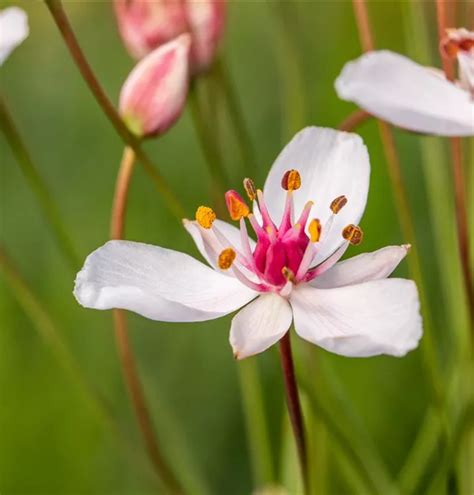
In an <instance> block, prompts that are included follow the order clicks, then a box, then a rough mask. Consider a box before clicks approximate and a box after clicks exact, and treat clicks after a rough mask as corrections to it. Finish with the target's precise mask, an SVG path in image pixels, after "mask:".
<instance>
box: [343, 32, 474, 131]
mask: <svg viewBox="0 0 474 495" xmlns="http://www.w3.org/2000/svg"><path fill="white" fill-rule="evenodd" d="M441 48H442V51H443V55H444V56H446V57H452V58H457V60H458V62H459V71H460V75H459V79H460V80H459V81H457V82H455V83H453V82H450V81H448V80H447V79H446V78H445V77H444V74H441V73H440V72H439V71H436V70H433V69H432V68H429V67H423V66H422V65H419V64H417V63H415V62H413V61H412V60H410V59H409V58H407V57H404V56H402V55H399V54H397V53H393V52H390V51H386V50H382V51H375V52H368V53H366V54H365V55H362V56H361V57H359V58H358V59H356V60H354V61H352V62H349V63H347V64H346V65H345V66H344V68H343V70H342V72H341V74H340V75H339V77H338V78H337V80H336V83H335V87H336V91H337V94H338V95H339V97H340V98H342V99H343V100H348V101H352V102H354V103H357V105H359V106H360V107H361V108H363V109H364V110H366V111H367V112H369V113H371V114H373V115H375V116H376V117H379V118H381V119H383V120H385V121H387V122H390V123H391V124H394V125H396V126H398V127H402V128H404V129H407V130H411V131H416V132H422V133H426V134H435V135H439V136H472V135H474V99H473V98H474V33H469V32H468V31H466V30H464V29H459V30H449V31H447V36H446V38H445V40H443V43H442V45H441Z"/></svg>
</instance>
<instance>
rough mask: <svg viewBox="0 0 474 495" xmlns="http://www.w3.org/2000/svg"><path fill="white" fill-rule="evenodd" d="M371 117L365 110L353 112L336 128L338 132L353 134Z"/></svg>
mask: <svg viewBox="0 0 474 495" xmlns="http://www.w3.org/2000/svg"><path fill="white" fill-rule="evenodd" d="M372 117H373V116H372V115H370V113H368V112H366V111H365V110H355V111H354V112H352V113H351V114H350V115H348V116H347V117H346V118H345V119H344V120H343V121H342V122H341V123H340V124H339V125H338V126H337V128H338V129H339V130H340V131H346V132H353V131H355V130H356V129H357V128H358V127H360V126H361V125H363V124H365V123H366V122H367V121H368V120H370V119H371V118H372Z"/></svg>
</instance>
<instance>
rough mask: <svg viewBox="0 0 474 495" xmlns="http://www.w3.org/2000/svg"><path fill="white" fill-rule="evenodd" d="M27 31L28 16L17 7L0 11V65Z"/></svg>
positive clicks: (22, 39) (23, 38)
mask: <svg viewBox="0 0 474 495" xmlns="http://www.w3.org/2000/svg"><path fill="white" fill-rule="evenodd" d="M28 33H29V28H28V17H27V15H26V13H25V12H24V11H23V10H22V9H20V8H19V7H9V8H7V9H4V10H2V11H0V65H2V63H3V62H4V61H5V59H6V58H7V57H8V55H10V53H11V52H12V51H13V50H14V49H15V48H16V47H17V46H18V45H19V44H20V43H21V42H22V41H24V40H25V39H26V38H27V36H28Z"/></svg>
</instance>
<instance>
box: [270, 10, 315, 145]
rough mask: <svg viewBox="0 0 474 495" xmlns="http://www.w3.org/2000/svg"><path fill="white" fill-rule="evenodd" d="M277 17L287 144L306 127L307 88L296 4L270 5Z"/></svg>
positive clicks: (278, 52) (275, 43) (277, 39)
mask: <svg viewBox="0 0 474 495" xmlns="http://www.w3.org/2000/svg"><path fill="white" fill-rule="evenodd" d="M268 5H269V8H270V9H271V11H272V14H273V15H275V18H276V19H275V20H276V24H277V26H276V33H275V36H274V39H273V41H274V45H275V52H276V53H275V55H276V60H277V62H278V63H279V64H280V78H281V80H282V81H283V87H284V95H283V97H282V101H283V102H284V108H283V118H282V119H281V120H282V122H283V127H282V138H283V142H285V143H286V142H287V141H288V140H289V139H290V138H291V137H292V136H293V135H294V134H295V133H296V132H298V131H299V130H300V129H302V128H303V127H304V126H305V124H306V102H305V94H306V88H305V85H304V77H303V73H302V71H301V68H302V67H303V64H302V63H301V59H300V50H299V47H298V40H297V37H296V32H297V29H298V27H297V16H296V11H295V9H296V3H294V2H291V1H288V0H277V1H276V2H269V3H268Z"/></svg>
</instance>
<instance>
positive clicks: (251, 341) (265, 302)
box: [230, 293, 292, 359]
mask: <svg viewBox="0 0 474 495" xmlns="http://www.w3.org/2000/svg"><path fill="white" fill-rule="evenodd" d="M291 318H292V315H291V308H290V305H289V304H288V302H287V300H286V299H284V298H283V297H281V296H279V295H278V294H273V293H268V294H263V295H262V296H260V297H259V298H258V299H256V300H255V301H253V302H251V303H250V304H249V305H248V306H245V308H243V309H241V310H240V311H239V312H238V313H237V314H236V315H235V316H234V318H233V320H232V327H231V329H230V345H231V346H232V349H233V351H234V355H235V357H236V358H237V359H244V358H246V357H249V356H252V355H254V354H258V353H259V352H263V351H264V350H266V349H268V348H269V347H270V346H272V345H273V344H275V343H276V342H278V341H279V340H280V339H281V338H282V337H283V335H285V333H286V332H287V331H288V328H290V325H291Z"/></svg>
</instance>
